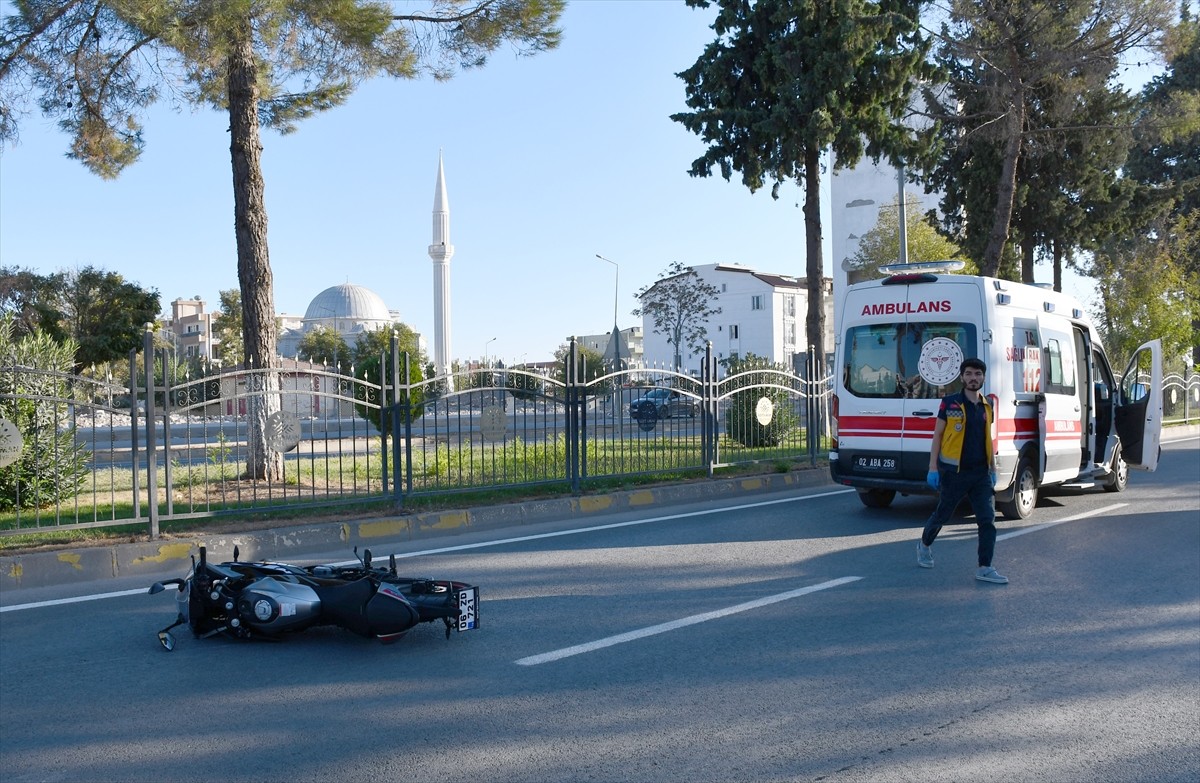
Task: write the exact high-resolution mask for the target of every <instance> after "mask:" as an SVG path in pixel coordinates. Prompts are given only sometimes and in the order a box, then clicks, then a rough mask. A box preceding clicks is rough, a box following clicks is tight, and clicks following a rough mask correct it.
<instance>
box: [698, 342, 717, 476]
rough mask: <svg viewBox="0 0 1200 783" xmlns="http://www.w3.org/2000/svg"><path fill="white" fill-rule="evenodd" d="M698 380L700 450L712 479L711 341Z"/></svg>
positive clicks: (714, 419)
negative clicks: (699, 382) (699, 381)
mask: <svg viewBox="0 0 1200 783" xmlns="http://www.w3.org/2000/svg"><path fill="white" fill-rule="evenodd" d="M700 380H701V384H700V414H701V419H700V450H701V451H702V452H703V453H704V463H705V466H706V467H707V469H708V477H709V478H712V477H713V473H714V471H715V470H716V464H717V357H715V356H713V349H712V341H711V340H709V341H708V342H706V343H705V344H704V366H703V367H701V368H700Z"/></svg>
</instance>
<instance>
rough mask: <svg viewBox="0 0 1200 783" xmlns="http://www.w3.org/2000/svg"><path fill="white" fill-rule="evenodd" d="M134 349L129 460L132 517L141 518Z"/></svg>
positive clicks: (132, 351)
mask: <svg viewBox="0 0 1200 783" xmlns="http://www.w3.org/2000/svg"><path fill="white" fill-rule="evenodd" d="M137 358H138V352H137V349H136V348H130V349H129V458H130V460H132V462H131V463H130V464H131V465H132V466H133V517H134V519H141V517H142V477H141V474H140V473H139V472H138V463H139V462H140V461H141V460H140V459H139V455H138V452H139V451H140V449H139V448H138V382H137V377H138V373H137Z"/></svg>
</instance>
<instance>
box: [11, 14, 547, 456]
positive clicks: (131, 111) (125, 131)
mask: <svg viewBox="0 0 1200 783" xmlns="http://www.w3.org/2000/svg"><path fill="white" fill-rule="evenodd" d="M563 2H564V0H426V2H412V3H410V2H403V3H394V4H393V3H389V2H370V1H369V0H175V1H172V2H167V0H61V1H60V2H51V1H50V0H26V1H25V2H21V3H18V4H17V13H16V14H13V15H11V16H9V17H7V18H6V19H5V20H4V22H3V26H2V31H0V142H4V141H11V140H12V139H14V138H15V137H16V136H17V127H18V119H19V116H20V115H21V113H22V111H23V99H24V98H25V97H26V96H27V95H28V94H30V93H32V94H36V95H37V96H38V98H39V100H38V103H39V106H40V108H41V110H42V112H43V113H44V114H46V115H47V116H49V117H53V118H56V119H58V121H59V126H60V127H61V128H62V130H63V131H64V132H65V133H66V134H67V135H68V136H69V137H70V140H71V141H70V152H69V155H70V156H71V157H73V158H76V159H78V160H79V161H80V162H81V163H83V165H85V166H87V167H88V168H89V169H90V170H92V171H93V172H95V173H96V174H98V175H99V176H101V177H115V176H117V175H118V174H120V173H121V171H123V170H124V169H125V168H126V167H128V166H129V165H131V164H132V163H134V162H135V161H136V160H137V159H138V157H139V155H140V154H141V151H142V147H143V144H144V139H143V128H142V125H141V119H140V117H141V115H142V114H143V113H144V112H145V110H146V109H147V108H148V107H149V106H150V105H151V104H153V103H154V102H156V101H157V100H158V99H159V98H160V97H162V96H163V95H164V93H165V94H167V95H169V96H170V98H171V99H172V100H174V101H176V102H178V103H188V104H193V105H200V106H210V107H212V108H215V109H216V110H218V111H221V112H223V113H226V114H228V116H229V137H230V161H231V167H232V172H233V196H234V198H233V204H234V232H235V236H236V240H237V269H238V286H239V290H240V292H241V304H242V351H243V354H242V357H241V360H242V361H243V362H244V364H245V365H246V366H247V367H258V368H266V369H268V370H270V369H274V368H276V367H277V365H278V355H277V343H278V331H277V328H276V324H275V306H274V291H273V278H272V272H271V264H270V257H269V252H268V246H267V211H266V202H265V183H264V181H263V173H262V165H261V155H262V148H263V145H262V140H261V130H262V129H263V128H268V129H274V130H277V131H279V132H281V133H289V132H291V131H292V130H294V129H295V126H296V123H297V122H298V121H300V120H302V119H304V118H306V117H308V116H311V115H312V114H315V113H317V112H320V111H324V110H327V109H330V108H333V107H335V106H338V105H340V104H341V103H342V102H344V101H345V100H346V98H347V97H348V96H349V95H350V94H351V93H352V92H353V91H354V89H355V88H356V87H357V86H358V85H359V84H361V83H362V82H363V81H364V80H367V79H369V78H372V77H375V76H378V75H386V76H391V77H397V78H415V77H418V76H421V75H429V76H432V77H434V78H436V79H446V78H449V77H450V76H451V75H452V74H453V73H454V72H455V71H456V70H458V69H460V68H461V69H468V68H475V67H479V66H482V65H483V64H484V63H485V62H486V60H487V57H488V55H489V54H490V53H491V52H493V51H494V50H495V49H496V48H497V47H499V46H501V45H502V44H506V43H507V44H509V45H510V46H512V47H513V48H515V49H516V51H517V52H518V53H520V54H534V53H537V52H541V51H544V50H546V49H550V48H553V47H555V46H556V45H557V44H558V40H559V36H560V31H559V30H558V28H557V27H556V23H557V20H558V17H559V15H560V14H561V12H562V8H563ZM262 381H263V383H262V385H261V387H260V389H259V390H260V392H261V393H260V394H256V395H253V396H251V397H250V398H249V399H248V402H249V403H250V404H249V411H248V415H249V427H248V429H249V432H250V441H249V444H248V449H249V453H250V458H249V459H248V460H247V465H248V467H247V475H248V476H249V477H251V478H279V477H280V476H281V475H282V470H283V456H282V454H280V453H278V452H274V451H273V450H271V449H269V448H268V446H267V441H266V437H265V435H266V427H267V419H268V418H269V416H270V415H271V414H272V413H273V412H275V411H277V410H278V408H279V395H278V384H279V380H278V377H277V376H276V374H274V373H271V372H267V373H265V374H264V375H263V377H262Z"/></svg>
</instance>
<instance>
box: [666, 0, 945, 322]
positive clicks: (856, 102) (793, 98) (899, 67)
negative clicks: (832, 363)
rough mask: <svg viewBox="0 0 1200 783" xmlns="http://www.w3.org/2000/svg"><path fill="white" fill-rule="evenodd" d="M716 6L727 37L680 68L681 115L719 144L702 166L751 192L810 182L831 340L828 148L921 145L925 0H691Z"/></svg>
mask: <svg viewBox="0 0 1200 783" xmlns="http://www.w3.org/2000/svg"><path fill="white" fill-rule="evenodd" d="M687 2H688V4H689V5H691V6H693V7H699V8H707V7H709V6H711V5H716V6H717V9H718V11H717V17H716V21H714V22H713V25H712V29H713V31H714V32H715V33H716V35H717V38H716V40H715V41H713V42H712V43H710V44H708V45H707V46H706V47H705V49H704V51H703V53H701V55H700V57H699V58H698V59H697V60H696V63H695V64H694V65H692V66H691V67H690V68H688V69H687V70H685V71H683V72H682V73H680V74H679V77H680V78H681V79H683V81H684V83H685V85H686V95H687V106H688V108H689V109H691V111H687V112H680V113H678V114H674V115H672V116H671V119H673V120H675V121H676V122H679V123H681V124H682V125H683V126H684V127H685V128H687V129H688V130H689V131H691V132H692V133H695V134H696V135H698V136H699V137H700V138H701V139H702V140H703V141H704V142H705V143H706V144H707V145H708V149H707V151H706V152H705V153H704V155H702V156H701V157H699V158H697V159H696V160H695V161H694V162H693V163H692V166H691V169H690V173H691V175H692V176H695V177H707V176H709V175H710V174H711V173H712V170H713V169H714V168H716V169H717V170H718V171H719V172H720V173H721V176H723V177H724V178H725V179H727V180H728V179H730V178H731V177H732V175H733V172H734V171H735V170H736V171H739V172H741V175H742V184H744V185H745V186H746V187H748V188H749V189H750V190H751V192H754V191H757V190H758V189H760V188H761V187H763V185H765V184H766V183H767V182H768V181H769V182H771V183H772V188H771V194H772V196H774V197H778V194H779V188H780V185H781V184H782V183H783V182H784V181H787V180H795V181H797V182H799V181H803V182H804V223H805V248H806V257H807V266H806V269H807V279H808V313H807V318H806V330H807V337H808V343H809V344H810V345H824V333H825V288H824V272H823V265H824V263H823V258H822V247H821V204H820V181H821V154H822V151H823V150H826V149H829V150H831V151H832V152H833V155H834V161H835V164H834V165H835V166H853V165H854V164H855V163H857V162H858V161H859V160H860V159H861V158H862V157H863V155H867V156H869V157H870V158H872V159H873V160H878V159H879V158H880V157H887V158H888V159H890V160H893V161H899V160H902V159H904V158H906V157H907V156H909V155H911V154H915V152H916V151H917V146H916V145H917V139H916V137H915V134H913V133H912V132H911V131H910V130H909V129H908V128H906V127H905V125H904V124H903V122H902V119H903V118H904V116H905V115H906V114H907V112H908V108H909V98H910V96H911V94H912V92H913V90H914V89H915V87H916V84H917V83H918V81H919V80H921V79H924V78H927V77H929V76H931V75H932V73H933V69H932V66H931V65H930V64H929V63H928V62H927V61H926V53H927V51H928V43H927V41H926V39H925V38H924V36H923V35H922V33H921V30H920V27H919V25H918V18H917V17H918V9H919V7H920V4H921V3H920V0H885V1H883V2H869V1H868V0H758V2H755V3H748V2H745V1H744V0H687Z"/></svg>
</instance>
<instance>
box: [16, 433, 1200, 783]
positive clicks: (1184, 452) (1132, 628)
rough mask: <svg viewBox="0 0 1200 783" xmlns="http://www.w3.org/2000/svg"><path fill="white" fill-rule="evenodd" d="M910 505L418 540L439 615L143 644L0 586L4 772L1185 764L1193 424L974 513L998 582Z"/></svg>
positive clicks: (148, 627)
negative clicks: (924, 535) (445, 615)
mask: <svg viewBox="0 0 1200 783" xmlns="http://www.w3.org/2000/svg"><path fill="white" fill-rule="evenodd" d="M931 510H932V500H931V499H930V498H916V497H914V498H899V499H897V501H896V503H895V504H894V506H893V507H892V508H891V509H887V510H868V509H866V508H864V507H862V505H861V504H860V503H859V502H858V500H857V499H856V498H855V497H854V495H853V494H852V493H851V492H848V491H845V490H843V489H839V488H835V487H828V488H825V489H817V490H811V491H805V492H802V493H791V494H787V495H768V496H759V497H756V498H755V499H754V500H753V501H750V502H747V501H742V502H728V503H725V504H723V505H720V506H717V505H712V504H710V505H709V506H706V507H680V508H677V509H671V510H670V511H669V512H664V511H663V510H662V509H658V510H656V511H654V512H651V513H652V514H653V515H652V516H651V515H649V514H643V515H640V516H636V515H630V514H626V515H621V516H614V517H611V518H606V519H604V520H596V519H592V518H589V519H588V520H587V522H586V525H587V528H586V529H585V528H581V527H580V525H581V524H582V523H580V522H579V521H577V520H576V521H572V520H563V521H561V522H558V523H554V524H546V525H539V526H525V527H522V528H520V530H516V531H501V532H499V533H497V532H496V531H492V532H491V533H478V534H473V535H470V536H456V537H454V538H448V539H445V540H442V541H433V540H428V539H427V540H424V541H421V542H419V543H415V544H413V545H411V548H410V550H409V551H403V550H399V551H398V553H399V555H401V556H404V557H402V559H401V570H402V571H406V572H408V573H410V574H419V575H423V576H432V577H450V578H456V579H463V580H466V581H470V582H474V583H476V584H479V585H481V586H482V589H483V604H482V613H481V620H482V627H481V628H480V630H478V631H472V632H468V633H464V634H457V635H455V636H454V638H452V639H450V640H449V641H447V640H446V639H445V638H444V636H443V633H442V630H441V626H440V625H439V626H437V627H434V626H432V625H431V626H426V627H423V628H421V629H418V630H416V631H414V632H412V633H410V634H409V635H408V637H406V638H405V639H404V640H403V641H401V642H400V643H398V644H395V645H391V646H384V645H380V644H377V643H375V642H372V641H369V640H364V639H362V638H359V637H357V636H353V635H351V634H349V633H345V632H341V631H338V630H336V629H315V630H312V631H308V632H306V633H304V634H302V635H299V636H296V637H294V638H291V639H289V640H287V641H285V642H281V643H237V642H234V641H227V640H218V639H211V640H204V641H198V640H195V639H193V638H191V636H190V635H188V634H186V633H184V634H181V637H180V641H179V645H178V646H177V648H176V650H175V652H173V653H166V652H164V651H163V650H162V649H161V648H160V647H159V646H158V644H157V641H156V640H155V637H154V632H155V631H156V630H157V629H158V628H160V627H162V626H163V625H166V624H167V623H168V622H169V621H170V619H171V617H172V616H173V613H174V608H173V606H172V599H171V597H170V595H169V594H161V595H156V596H149V595H145V594H137V595H119V596H116V597H109V598H103V599H99V600H90V601H83V602H78V603H65V604H50V605H38V604H34V605H30V604H31V603H33V602H34V601H35V600H36V601H39V602H40V601H44V600H46V599H49V598H64V597H68V592H69V595H70V596H76V597H83V596H85V595H86V594H88V593H89V590H87V589H82V588H80V587H79V586H75V587H72V588H70V590H69V591H59V592H58V593H57V594H55V593H54V591H48V590H45V589H43V590H39V591H36V593H35V592H33V591H31V592H29V594H28V595H22V594H20V593H15V594H14V593H12V592H7V593H5V595H4V596H3V604H4V611H3V613H0V778H2V779H3V780H4V781H5V783H17V782H18V781H76V780H78V781H151V780H153V781H163V780H169V781H192V780H195V781H211V780H222V781H243V780H244V781H347V780H422V781H471V782H472V783H484V782H485V781H776V780H788V781H834V782H836V783H846V782H848V781H921V783H935V782H937V781H977V780H985V781H991V780H1004V781H1038V782H1039V783H1044V782H1047V781H1049V782H1050V783H1057V782H1059V781H1062V782H1066V781H1081V782H1082V781H1087V782H1088V783H1103V782H1106V781H1156V782H1158V783H1168V782H1170V781H1180V782H1183V781H1196V780H1198V779H1200V441H1197V440H1196V439H1194V438H1193V439H1191V440H1188V441H1185V442H1182V443H1175V444H1169V445H1167V446H1166V447H1165V448H1164V458H1163V462H1162V465H1161V466H1160V468H1159V470H1158V472H1156V473H1154V474H1142V473H1135V474H1134V475H1133V477H1132V479H1131V481H1130V484H1129V489H1128V490H1127V491H1126V492H1124V493H1120V494H1109V493H1105V492H1101V491H1098V490H1097V491H1087V492H1073V493H1064V494H1061V495H1059V496H1056V497H1051V498H1045V499H1043V500H1042V502H1041V504H1040V505H1039V507H1038V509H1037V511H1036V513H1035V514H1034V516H1033V517H1032V518H1030V519H1028V520H1025V521H1023V522H1020V523H1014V522H1011V521H1002V522H1001V524H1000V533H1001V537H1000V541H999V543H998V544H997V556H996V565H997V567H998V568H999V569H1000V570H1001V571H1002V572H1004V573H1006V574H1007V575H1008V576H1009V577H1010V578H1011V580H1012V583H1011V584H1009V585H1006V586H997V585H989V584H983V583H979V582H976V581H975V580H974V579H973V573H974V552H975V537H974V526H973V525H972V524H971V520H970V519H963V520H962V521H963V522H964V523H965V525H964V526H962V527H951V528H947V529H946V530H945V531H944V532H943V535H942V537H941V538H940V539H939V540H938V542H937V544H935V546H934V556H935V558H936V561H937V565H936V567H935V568H934V569H933V570H924V569H919V568H917V567H916V561H915V549H914V548H915V543H914V542H915V540H916V536H917V535H918V531H919V529H920V527H921V525H922V524H923V522H924V519H925V517H926V516H927V515H928V514H929V512H930V511H931ZM506 536H507V537H506ZM439 549H440V550H441V551H435V550H439ZM375 554H376V557H377V558H380V557H382V556H383V555H385V554H386V552H381V551H379V550H378V549H377V550H376V552H375ZM320 559H323V560H327V561H333V560H344V559H346V553H344V552H333V553H329V556H328V557H327V558H320ZM174 575H179V574H174ZM131 587H137V585H127V584H114V583H112V582H106V583H104V584H98V585H96V589H95V590H94V591H92V592H119V591H121V590H122V589H124V588H131Z"/></svg>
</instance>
